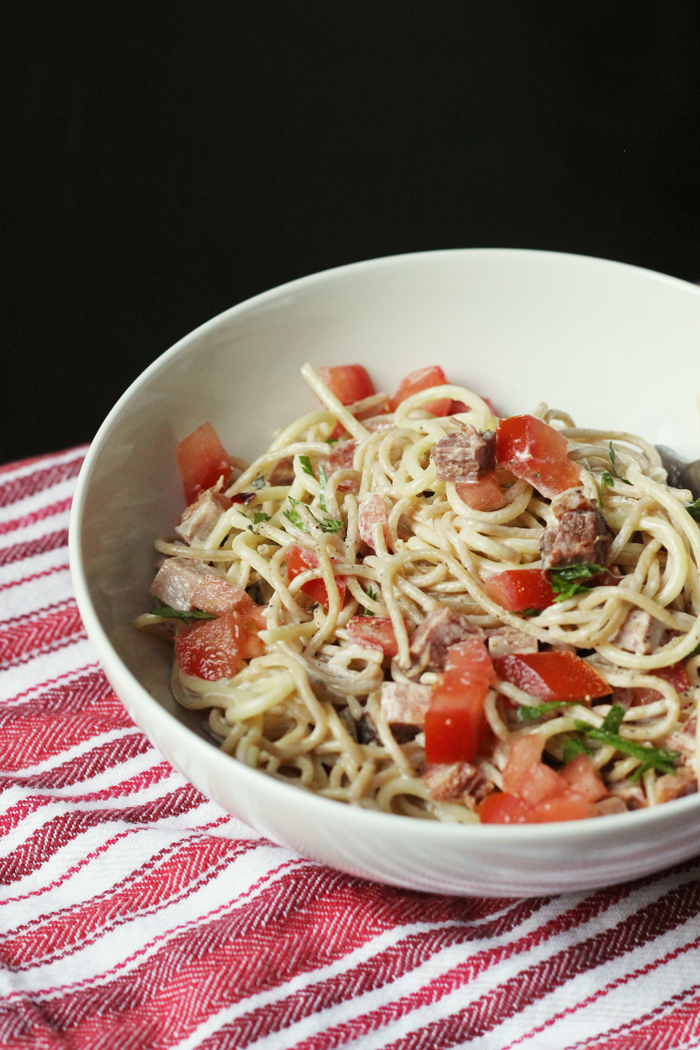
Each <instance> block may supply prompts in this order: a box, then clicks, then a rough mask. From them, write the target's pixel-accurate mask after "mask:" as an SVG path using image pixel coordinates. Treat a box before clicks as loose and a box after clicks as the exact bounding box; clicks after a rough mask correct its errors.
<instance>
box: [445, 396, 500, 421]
mask: <svg viewBox="0 0 700 1050" xmlns="http://www.w3.org/2000/svg"><path fill="white" fill-rule="evenodd" d="M481 400H482V401H483V402H484V404H485V405H486V406H487V408H488V410H489V412H490V413H491V415H492V416H496V417H498V413H497V412H496V409H495V408H494V407H493V401H492V400H491V399H490V398H488V397H482V399H481ZM458 412H471V408H470V406H469V405H465V404H464V401H453V402H452V404H451V405H450V412H449V414H450V415H451V416H455V415H457V413H458Z"/></svg>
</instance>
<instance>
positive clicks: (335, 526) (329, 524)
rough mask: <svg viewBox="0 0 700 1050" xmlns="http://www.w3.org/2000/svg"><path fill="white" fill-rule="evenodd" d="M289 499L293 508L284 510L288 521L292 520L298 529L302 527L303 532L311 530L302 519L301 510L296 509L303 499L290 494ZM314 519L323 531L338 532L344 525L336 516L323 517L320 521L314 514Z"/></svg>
mask: <svg viewBox="0 0 700 1050" xmlns="http://www.w3.org/2000/svg"><path fill="white" fill-rule="evenodd" d="M287 499H288V500H289V502H290V503H291V505H292V509H291V510H285V511H284V512H283V513H284V516H285V518H287V520H288V521H291V523H292V525H296V527H297V528H298V529H301V531H302V532H308V531H309V530H308V529H307V527H306V525H305V524H304V522H303V521H302V519H301V516H300V514H299V511H298V510H297V509H296V508H297V507H298V506H299V504H300V503H301V500H298V499H294V496H288V497H287ZM304 506H306V504H304ZM314 519H315V521H316V524H317V525H318V527H319V528H320V529H321V532H338V530H339V529H342V527H343V523H342V521H337V520H336V519H335V518H323V519H322V520H321V521H319V519H318V518H316V516H315V515H314Z"/></svg>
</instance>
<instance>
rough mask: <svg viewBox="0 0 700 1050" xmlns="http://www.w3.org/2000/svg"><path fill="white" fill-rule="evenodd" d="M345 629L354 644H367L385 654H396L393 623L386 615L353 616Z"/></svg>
mask: <svg viewBox="0 0 700 1050" xmlns="http://www.w3.org/2000/svg"><path fill="white" fill-rule="evenodd" d="M347 630H348V637H349V638H350V641H351V642H354V643H355V645H365V646H367V645H369V646H370V647H371V648H372V649H381V651H382V652H383V653H384V655H385V656H398V653H399V647H398V645H397V642H396V635H395V634H394V625H393V624H392V622H391V620H390V619H389V617H388V616H353V618H352V619H351V620H350V622H349V623H348V628H347Z"/></svg>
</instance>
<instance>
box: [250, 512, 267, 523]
mask: <svg viewBox="0 0 700 1050" xmlns="http://www.w3.org/2000/svg"><path fill="white" fill-rule="evenodd" d="M269 520H270V515H269V514H266V513H265V511H264V510H256V511H253V525H259V524H260V522H261V521H269Z"/></svg>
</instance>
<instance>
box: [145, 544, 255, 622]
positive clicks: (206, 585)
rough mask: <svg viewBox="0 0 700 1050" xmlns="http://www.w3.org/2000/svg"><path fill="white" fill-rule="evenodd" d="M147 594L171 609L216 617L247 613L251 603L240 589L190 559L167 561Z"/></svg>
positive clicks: (209, 567)
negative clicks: (193, 611) (230, 612)
mask: <svg viewBox="0 0 700 1050" xmlns="http://www.w3.org/2000/svg"><path fill="white" fill-rule="evenodd" d="M151 594H153V595H155V597H156V598H160V600H161V601H162V602H163V603H164V604H165V605H169V606H170V608H171V609H180V610H182V611H183V612H185V611H187V612H189V611H190V610H191V609H201V610H202V611H203V612H209V613H214V614H217V615H218V614H220V613H224V612H229V611H231V610H232V609H239V610H240V611H241V612H243V611H247V610H248V609H249V608H250V606H251V605H252V602H251V599H250V598H249V597H248V595H247V594H246V592H245V591H244V590H242V588H240V587H236V586H235V585H234V584H232V583H229V582H228V580H225V579H223V577H222V576H220V575H219V574H218V572H217V571H216V569H212V568H211V566H209V565H204V564H203V563H202V562H201V561H193V560H191V559H190V558H168V559H167V560H166V561H164V562H163V564H162V566H161V568H160V569H159V570H158V573H157V575H156V578H155V580H154V581H153V583H152V584H151Z"/></svg>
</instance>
